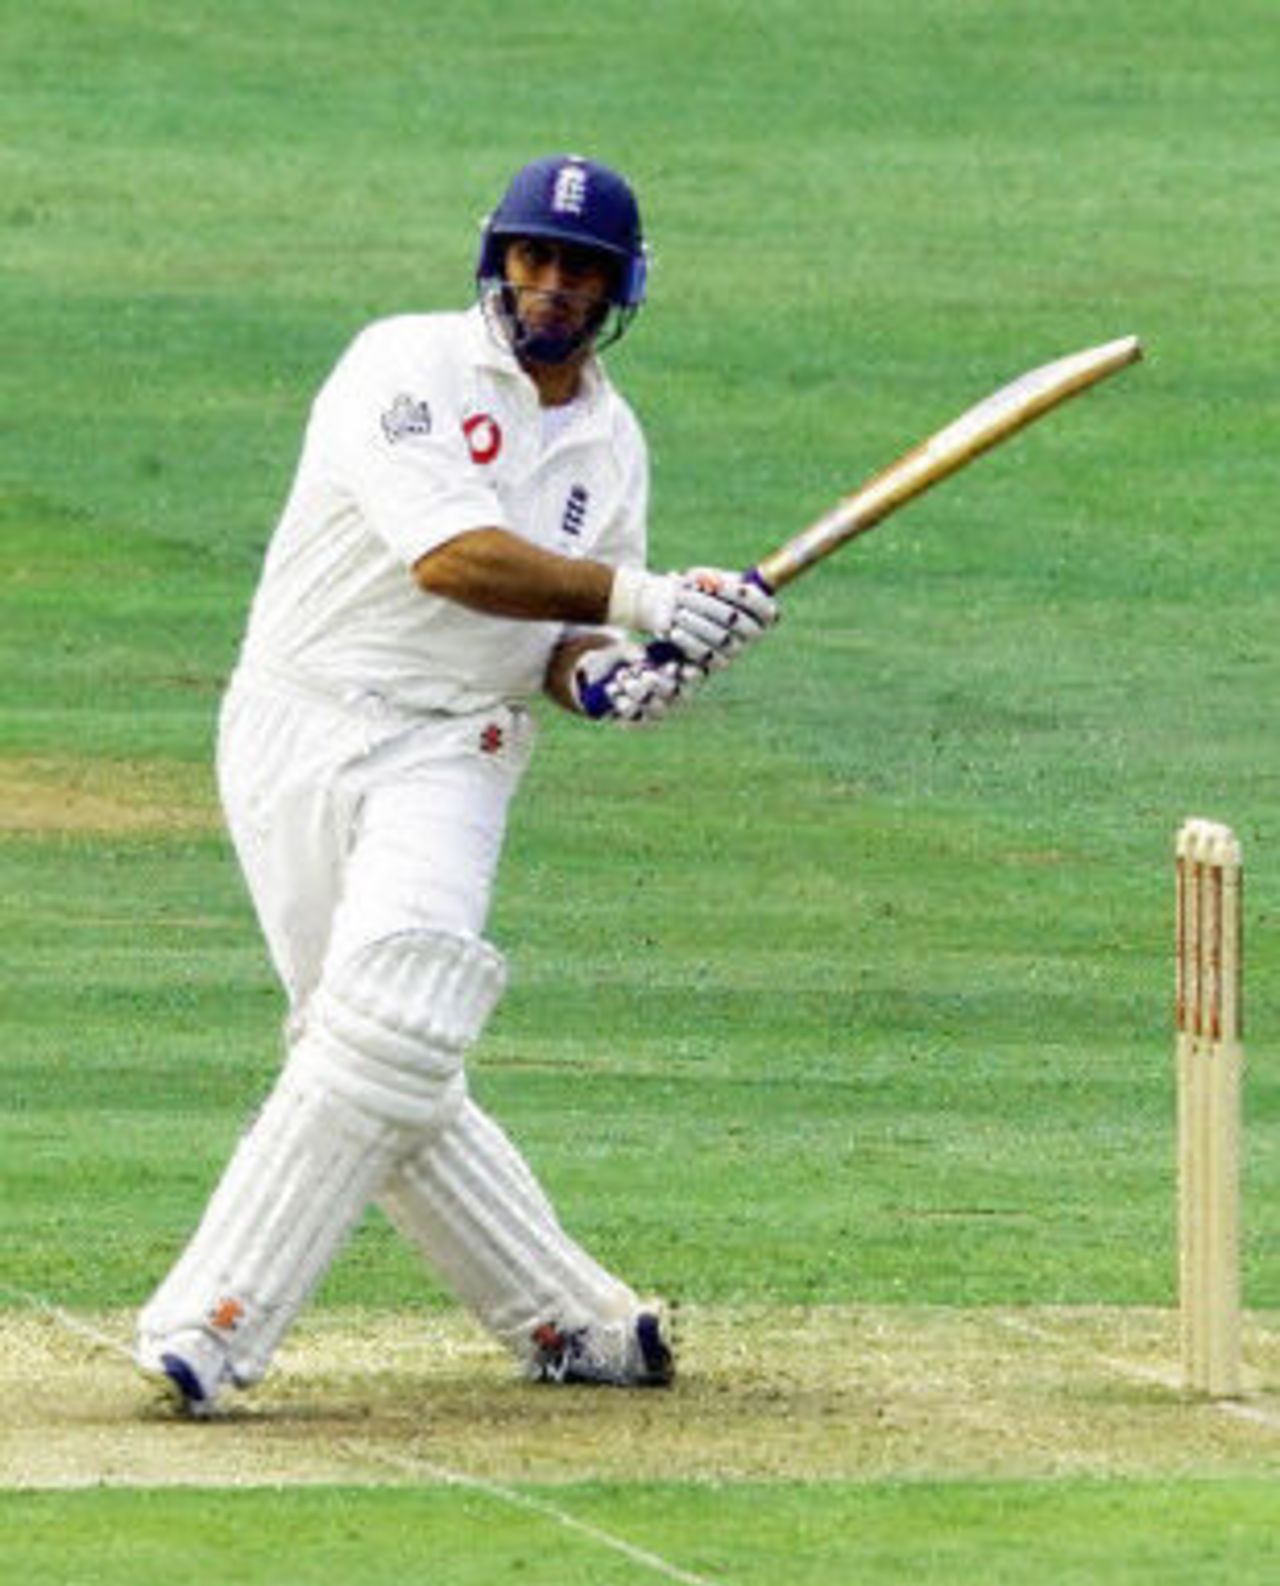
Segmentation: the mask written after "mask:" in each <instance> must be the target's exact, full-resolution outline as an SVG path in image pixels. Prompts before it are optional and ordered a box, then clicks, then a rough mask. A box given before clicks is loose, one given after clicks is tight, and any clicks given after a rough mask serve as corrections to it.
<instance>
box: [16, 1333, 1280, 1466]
mask: <svg viewBox="0 0 1280 1586" xmlns="http://www.w3.org/2000/svg"><path fill="white" fill-rule="evenodd" d="M130 1323H131V1318H130V1317H129V1316H127V1315H125V1314H124V1313H120V1312H113V1313H95V1314H88V1313H75V1314H68V1313H66V1312H62V1311H58V1310H55V1309H53V1308H51V1307H44V1308H34V1309H32V1308H28V1309H22V1310H10V1311H6V1312H3V1313H0V1360H2V1361H3V1365H2V1367H0V1373H2V1374H0V1486H3V1487H7V1488H11V1489H12V1488H42V1487H60V1488H65V1487H78V1486H97V1485H122V1486H161V1485H171V1484H192V1485H200V1486H211V1485H212V1486H241V1485H259V1484H266V1483H272V1484H274V1483H314V1482H341V1483H355V1484H370V1485H382V1484H389V1483H407V1484H422V1483H431V1482H457V1481H462V1482H464V1483H465V1482H468V1481H481V1482H484V1481H489V1482H506V1483H509V1482H531V1483H562V1482H571V1481H587V1480H604V1481H610V1480H613V1481H616V1480H626V1481H644V1480H690V1481H710V1482H730V1481H771V1480H777V1481H851V1480H854V1481H856V1480H883V1479H891V1478H902V1479H913V1478H939V1477H997V1478H998V1477H1010V1478H1014V1477H1016V1478H1027V1477H1036V1476H1055V1475H1057V1476H1061V1475H1084V1474H1097V1475H1130V1476H1132V1475H1156V1474H1159V1475H1174V1474H1191V1473H1197V1474H1228V1473H1230V1474H1259V1473H1264V1472H1280V1316H1277V1315H1274V1314H1271V1315H1264V1314H1261V1313H1253V1314H1251V1315H1250V1317H1249V1318H1248V1323H1247V1327H1246V1359H1247V1360H1248V1363H1249V1371H1248V1377H1247V1383H1246V1386H1247V1395H1246V1397H1245V1398H1243V1399H1241V1400H1238V1401H1222V1402H1216V1403H1215V1402H1210V1401H1204V1400H1197V1399H1192V1398H1188V1397H1187V1396H1186V1395H1185V1394H1183V1393H1182V1392H1181V1390H1180V1388H1179V1386H1178V1374H1177V1366H1176V1362H1177V1319H1176V1316H1175V1315H1174V1314H1173V1313H1172V1312H1170V1311H1165V1310H1153V1309H1138V1308H1123V1309H1121V1308H1104V1307H1069V1308H1057V1307H1020V1308H1016V1309H980V1310H959V1309H949V1308H943V1307H919V1306H902V1307H884V1306H837V1305H832V1306H818V1307H787V1306H748V1307H735V1308H728V1307H705V1308H704V1307H685V1308H683V1309H682V1310H681V1311H680V1312H679V1313H678V1318H677V1325H676V1342H677V1348H678V1353H679V1361H680V1367H681V1375H680V1378H679V1380H678V1382H677V1384H676V1386H675V1388H674V1389H673V1390H672V1391H671V1392H669V1393H663V1392H653V1393H648V1392H639V1393H626V1392H619V1391H617V1390H611V1389H591V1388H573V1389H564V1388H551V1387H539V1386H535V1385H531V1384H526V1383H523V1382H521V1381H519V1380H518V1379H516V1378H515V1377H514V1376H513V1374H512V1368H511V1366H510V1363H509V1362H508V1360H507V1358H506V1356H505V1355H504V1354H502V1353H501V1352H500V1351H498V1350H497V1349H495V1348H494V1346H493V1345H492V1344H490V1343H489V1342H488V1340H487V1339H486V1338H485V1337H484V1336H483V1335H481V1334H480V1333H479V1332H478V1331H477V1330H476V1329H475V1327H474V1326H472V1325H471V1324H470V1323H469V1322H468V1321H467V1320H466V1319H465V1318H463V1317H461V1316H459V1315H457V1314H454V1313H448V1312H428V1313H425V1314H424V1315H422V1316H411V1315H408V1314H387V1313H385V1312H377V1313H367V1314H366V1313H361V1312H356V1311H351V1310H344V1311H321V1312H317V1313H315V1314H314V1315H313V1316H311V1317H310V1318H308V1319H306V1320H305V1321H304V1322H303V1323H302V1324H301V1325H300V1326H299V1327H298V1328H297V1330H296V1331H295V1333H294V1334H293V1335H292V1337H291V1340H290V1343H289V1345H288V1346H287V1348H286V1349H285V1350H284V1351H283V1352H282V1355H281V1359H280V1362H279V1364H278V1366H277V1369H276V1370H275V1371H274V1372H273V1373H272V1375H271V1377H270V1378H269V1379H268V1381H267V1382H265V1383H263V1384H262V1385H261V1386H260V1387H259V1388H257V1389H255V1390H253V1391H252V1392H251V1393H248V1394H244V1395H235V1396H233V1398H232V1402H231V1406H230V1407H229V1409H228V1411H227V1413H225V1414H224V1415H222V1416H220V1417H219V1418H218V1419H216V1420H214V1421H211V1422H203V1423H199V1422H188V1421H184V1420H181V1419H176V1418H174V1416H173V1414H172V1412H171V1411H170V1410H169V1408H168V1407H167V1405H164V1404H162V1402H161V1401H160V1400H159V1398H158V1397H157V1392H156V1390H155V1388H154V1387H152V1386H150V1385H149V1384H147V1383H146V1382H145V1381H144V1380H143V1379H142V1378H140V1377H139V1376H138V1375H137V1374H136V1373H135V1372H134V1370H133V1368H132V1366H131V1365H130V1363H129V1361H128V1358H127V1349H128V1339H129V1336H130Z"/></svg>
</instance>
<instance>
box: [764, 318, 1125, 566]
mask: <svg viewBox="0 0 1280 1586" xmlns="http://www.w3.org/2000/svg"><path fill="white" fill-rule="evenodd" d="M1141 356H1142V344H1141V342H1140V341H1139V340H1138V338H1137V337H1136V336H1122V337H1120V338H1119V339H1118V340H1116V341H1109V342H1104V343H1102V345H1100V346H1097V347H1086V348H1085V349H1084V350H1083V351H1082V352H1076V353H1071V354H1069V355H1068V356H1067V357H1065V358H1058V359H1055V360H1054V362H1052V363H1046V364H1042V365H1041V366H1040V367H1039V368H1037V369H1031V370H1028V371H1027V373H1026V374H1024V375H1021V376H1020V377H1019V378H1018V379H1016V380H1013V381H1010V383H1009V384H1008V385H1005V386H1001V387H1000V389H999V390H998V391H994V392H992V394H991V395H990V396H989V397H986V398H985V399H984V400H983V401H981V402H979V403H977V404H976V405H975V406H974V407H971V408H969V409H968V410H967V411H966V412H964V413H962V414H961V415H960V417H959V418H957V419H955V420H953V421H952V423H950V424H948V425H947V426H946V427H945V428H944V429H940V430H939V431H938V432H937V433H936V434H935V435H931V436H930V437H929V438H928V440H926V441H923V442H921V444H920V445H919V446H915V447H913V448H912V449H911V450H910V451H909V452H905V453H904V454H903V455H902V456H901V457H899V458H898V459H897V461H896V462H893V463H891V464H890V465H889V467H888V468H886V469H884V470H883V471H882V472H880V473H878V474H876V475H875V476H874V477H873V478H871V479H869V480H868V481H867V482H866V484H864V485H863V486H861V488H860V489H858V490H856V491H854V493H853V494H852V495H849V496H845V497H844V498H843V499H842V500H840V501H838V502H837V503H836V505H835V506H834V507H832V508H831V510H830V511H828V512H826V513H824V514H823V515H822V517H820V518H818V519H816V520H815V521H814V522H813V523H811V524H810V525H809V526H808V528H805V529H802V530H801V531H800V533H799V534H796V535H794V536H793V537H792V538H791V539H789V540H787V541H786V542H785V544H783V545H780V546H779V547H778V548H777V550H775V551H772V552H770V554H769V555H768V556H766V557H764V558H763V559H762V560H761V561H760V562H759V563H758V564H757V566H756V567H755V568H754V569H753V576H754V577H755V578H757V579H758V580H759V581H760V582H761V583H762V584H763V585H764V586H765V588H766V589H770V590H777V589H781V588H782V586H783V585H784V584H789V583H790V582H791V581H792V579H794V578H798V577H799V576H800V574H801V573H803V572H805V571H806V570H807V569H808V568H810V567H812V566H813V565H814V564H815V563H817V562H820V561H822V559H823V558H824V557H827V556H830V555H831V553H832V552H833V551H835V550H837V549H838V548H839V547H840V546H842V545H844V544H846V543H847V542H848V541H849V540H852V539H855V538H856V537H857V536H858V535H859V534H865V533H866V532H867V530H868V529H872V528H874V527H875V526H876V524H877V523H881V522H883V521H884V519H885V518H887V517H888V516H889V514H890V513H891V512H896V511H897V510H898V508H899V507H901V506H904V505H905V504H906V503H907V502H908V501H911V500H913V499H914V498H915V497H916V496H919V495H922V494H923V493H924V492H925V491H926V490H928V489H929V488H930V487H931V486H933V485H936V484H938V483H939V481H941V480H943V479H946V478H948V477H949V476H950V475H951V474H954V473H956V472H957V471H958V470H959V469H961V468H963V467H964V466H965V465H966V464H967V463H971V462H972V461H973V460H974V458H975V457H980V456H981V455H982V453H983V452H985V451H989V450H990V449H991V448H992V447H993V446H997V445H999V443H1000V442H1001V441H1004V440H1007V439H1008V438H1009V436H1011V435H1013V434H1016V433H1017V431H1018V430H1020V429H1023V428H1024V427H1025V426H1026V425H1028V424H1031V423H1033V422H1034V421H1035V420H1036V419H1038V418H1041V417H1043V415H1044V414H1046V413H1048V412H1050V411H1051V410H1052V409H1053V408H1056V407H1058V406H1060V405H1061V404H1062V403H1063V402H1065V401H1066V400H1067V399H1068V398H1069V397H1073V396H1075V395H1077V393H1079V392H1081V391H1087V390H1088V389H1089V387H1090V386H1094V385H1097V384H1098V382H1099V381H1100V380H1105V379H1106V378H1107V376H1108V375H1112V374H1115V373H1116V371H1117V370H1119V369H1123V368H1125V367H1126V366H1127V365H1129V364H1131V363H1134V362H1136V361H1137V360H1138V359H1139V358H1140V357H1141Z"/></svg>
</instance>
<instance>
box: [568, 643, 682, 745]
mask: <svg viewBox="0 0 1280 1586" xmlns="http://www.w3.org/2000/svg"><path fill="white" fill-rule="evenodd" d="M704 676H705V674H704V673H703V671H702V669H701V668H700V667H697V666H692V665H690V664H689V663H688V662H687V661H682V660H679V659H677V658H673V657H672V656H671V655H670V647H669V646H664V645H656V644H654V645H649V646H648V647H647V648H642V647H641V646H640V645H638V644H609V645H602V646H600V647H599V648H598V649H595V650H588V651H587V652H586V654H585V655H583V656H582V658H581V659H580V660H579V661H578V663H577V665H576V666H575V667H574V669H573V697H574V701H575V703H576V704H577V707H578V709H579V710H580V711H581V712H582V714H583V715H584V716H589V717H590V718H591V720H592V721H610V722H616V723H617V724H618V725H619V726H623V727H649V726H653V725H654V724H655V723H657V722H660V721H661V720H662V718H663V717H664V716H666V715H667V714H668V713H669V712H670V711H671V710H672V709H673V708H674V707H675V706H676V705H678V704H680V703H682V702H683V701H685V700H686V699H688V697H689V695H690V694H691V693H692V692H693V691H694V689H696V688H697V686H698V684H699V683H701V682H702V681H703V678H704Z"/></svg>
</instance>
